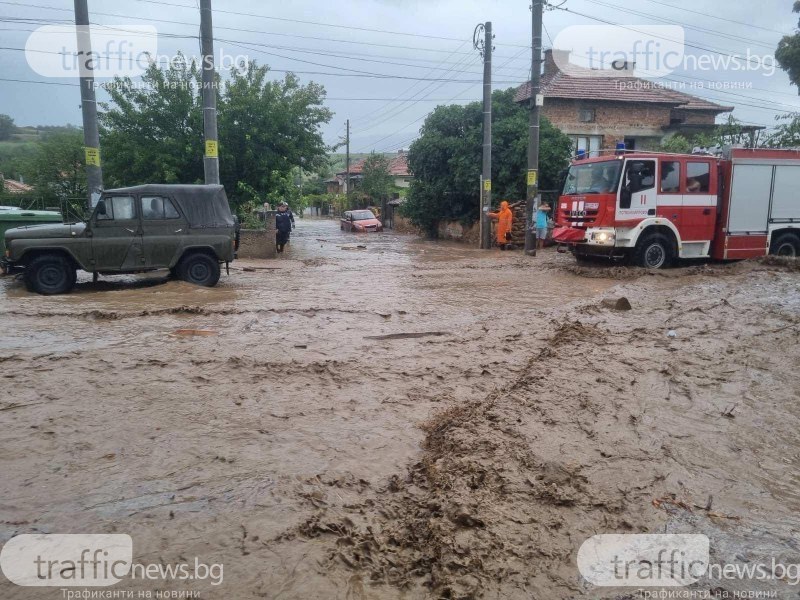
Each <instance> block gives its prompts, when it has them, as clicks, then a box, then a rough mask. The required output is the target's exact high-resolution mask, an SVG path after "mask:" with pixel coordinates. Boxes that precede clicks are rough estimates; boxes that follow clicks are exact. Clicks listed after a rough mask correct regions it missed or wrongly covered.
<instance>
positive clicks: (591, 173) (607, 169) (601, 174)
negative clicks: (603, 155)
mask: <svg viewBox="0 0 800 600" xmlns="http://www.w3.org/2000/svg"><path fill="white" fill-rule="evenodd" d="M621 169H622V161H621V160H608V161H603V162H594V163H584V164H577V165H572V166H571V167H570V168H569V173H568V174H567V180H566V181H565V182H564V192H563V195H565V196H569V195H573V194H609V193H613V192H616V190H617V185H618V184H619V174H620V171H621Z"/></svg>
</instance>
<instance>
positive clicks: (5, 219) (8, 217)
mask: <svg viewBox="0 0 800 600" xmlns="http://www.w3.org/2000/svg"><path fill="white" fill-rule="evenodd" d="M62 221H63V220H62V218H61V213H59V212H56V211H54V210H22V209H19V208H10V209H3V208H0V253H5V251H6V231H8V230H9V229H14V227H24V226H25V225H43V224H45V223H61V222H62Z"/></svg>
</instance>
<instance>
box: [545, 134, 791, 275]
mask: <svg viewBox="0 0 800 600" xmlns="http://www.w3.org/2000/svg"><path fill="white" fill-rule="evenodd" d="M554 212H555V215H554V217H555V221H556V228H555V230H554V231H553V239H554V240H555V241H556V242H559V243H561V244H566V245H567V246H568V247H570V248H571V249H572V252H573V253H574V254H575V256H576V258H578V259H579V260H580V259H584V258H586V257H589V256H606V257H609V258H622V257H626V256H627V257H630V258H631V259H632V260H633V262H634V263H635V264H638V265H641V266H643V267H647V268H651V269H658V268H661V267H665V266H667V265H669V264H670V263H673V262H675V260H677V259H679V258H709V257H710V258H714V259H721V260H726V259H727V260H731V259H743V258H752V257H756V256H764V255H766V254H778V255H782V256H800V151H796V150H766V149H764V150H762V149H732V150H729V151H728V152H727V153H726V156H724V157H717V156H712V155H705V154H658V153H639V152H637V153H631V152H628V153H623V154H620V155H614V154H606V155H605V156H603V155H600V156H597V157H592V158H585V159H578V160H575V161H573V163H572V165H571V166H570V168H569V172H568V174H567V177H566V181H565V183H564V190H563V192H562V194H561V196H560V197H559V200H558V205H557V206H556V207H555V210H554Z"/></svg>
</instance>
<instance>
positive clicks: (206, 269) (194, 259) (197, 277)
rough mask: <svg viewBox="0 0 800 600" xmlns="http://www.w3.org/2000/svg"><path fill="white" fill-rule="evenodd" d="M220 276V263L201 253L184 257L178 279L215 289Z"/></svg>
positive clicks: (179, 268)
mask: <svg viewBox="0 0 800 600" xmlns="http://www.w3.org/2000/svg"><path fill="white" fill-rule="evenodd" d="M219 276H220V268H219V262H217V260H216V259H214V258H211V257H210V256H209V255H208V254H202V253H199V252H198V253H195V254H189V255H188V256H186V257H184V258H183V259H182V260H181V263H180V265H179V267H178V277H179V278H180V279H183V280H184V281H187V282H189V283H193V284H194V285H202V286H204V287H214V286H215V285H217V282H218V281H219Z"/></svg>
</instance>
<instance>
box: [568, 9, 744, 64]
mask: <svg viewBox="0 0 800 600" xmlns="http://www.w3.org/2000/svg"><path fill="white" fill-rule="evenodd" d="M590 1H591V0H590ZM554 8H555V9H557V10H561V11H564V12H567V13H570V14H573V15H578V16H580V17H585V18H587V19H591V20H593V21H598V22H600V23H605V24H606V25H613V26H614V27H620V28H621V29H627V30H628V31H633V32H636V33H640V34H643V35H648V36H650V37H653V38H656V39H659V40H664V41H667V42H673V43H682V44H683V45H684V46H688V47H689V48H694V49H696V50H703V51H705V52H711V53H713V54H718V55H720V56H726V57H728V58H738V59H741V58H742V57H740V56H736V55H734V54H731V53H729V52H728V51H721V50H716V49H714V48H709V47H707V46H700V45H698V44H694V43H690V42H686V41H683V42H681V40H674V39H672V38H668V37H664V36H660V35H655V34H653V33H650V32H645V31H642V30H640V29H636V28H635V27H631V26H628V25H623V24H621V23H615V22H613V21H608V20H606V19H601V18H600V17H595V16H594V15H587V14H586V13H582V12H578V11H576V10H572V9H569V8H559V7H554ZM753 60H755V58H750V59H748V61H747V62H752V61H753Z"/></svg>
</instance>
